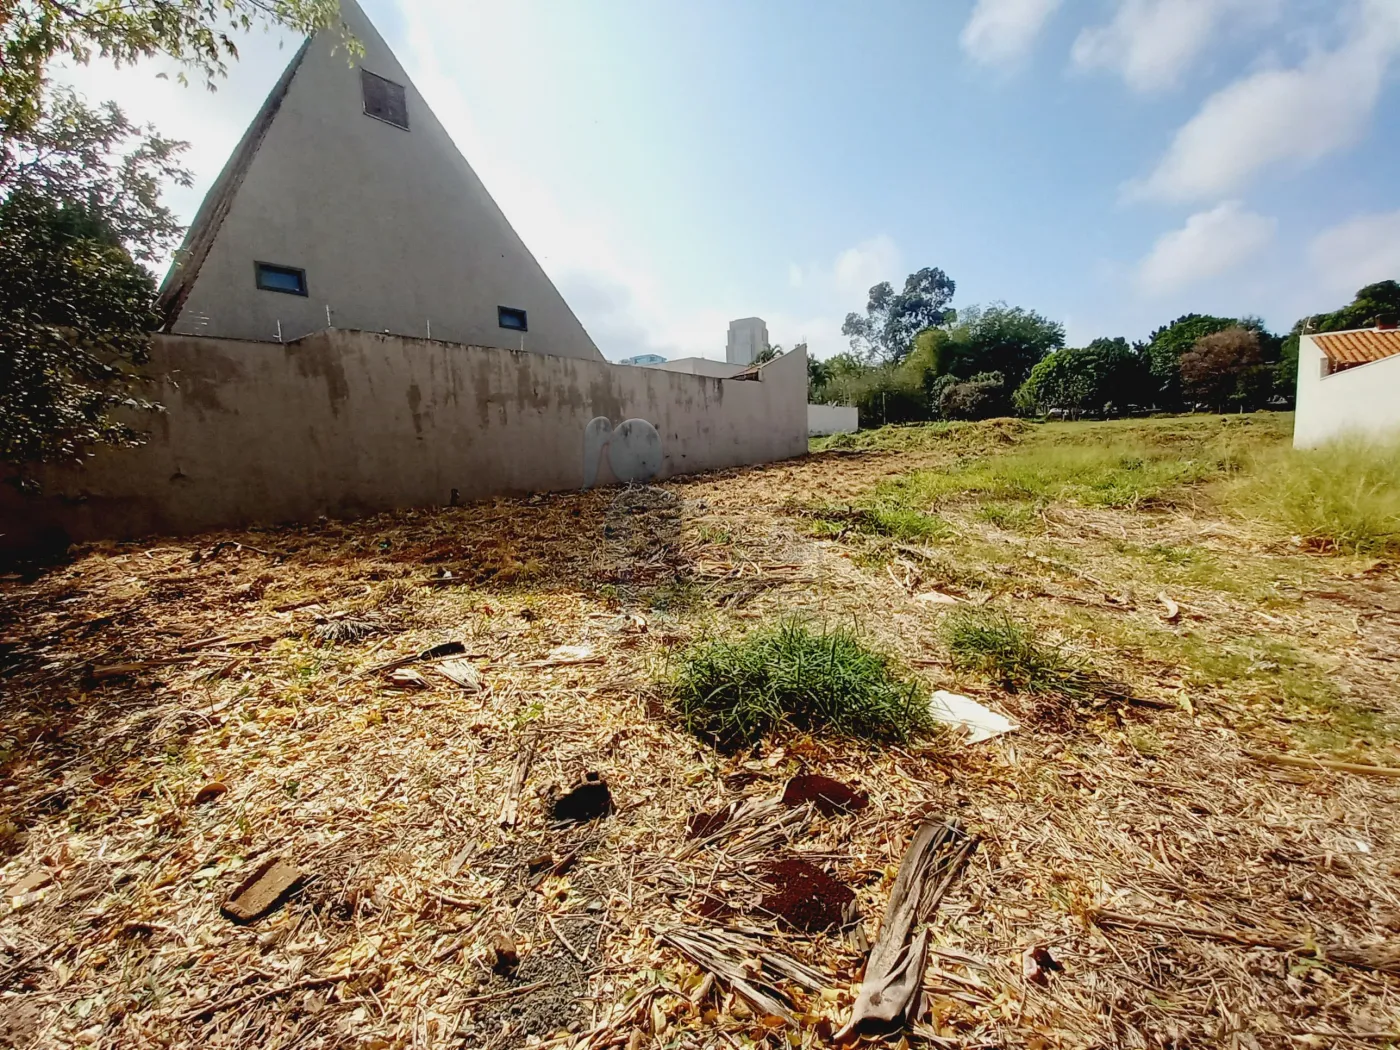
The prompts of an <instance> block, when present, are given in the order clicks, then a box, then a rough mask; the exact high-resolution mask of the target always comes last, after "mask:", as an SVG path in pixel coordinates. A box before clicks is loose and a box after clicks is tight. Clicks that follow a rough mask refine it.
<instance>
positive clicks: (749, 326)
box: [724, 317, 768, 365]
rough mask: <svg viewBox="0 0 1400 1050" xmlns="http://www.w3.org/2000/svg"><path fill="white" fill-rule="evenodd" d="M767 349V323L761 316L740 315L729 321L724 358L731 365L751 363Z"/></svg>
mask: <svg viewBox="0 0 1400 1050" xmlns="http://www.w3.org/2000/svg"><path fill="white" fill-rule="evenodd" d="M766 349H768V325H767V324H765V323H764V321H763V318H761V317H741V318H740V319H739V320H737V321H730V322H729V344H728V346H726V347H725V350H724V359H725V360H726V361H728V362H729V363H730V364H731V365H751V364H753V362H754V358H756V357H757V356H758V355H759V354H761V353H762V352H763V351H764V350H766Z"/></svg>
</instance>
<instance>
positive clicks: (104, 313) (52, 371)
mask: <svg viewBox="0 0 1400 1050" xmlns="http://www.w3.org/2000/svg"><path fill="white" fill-rule="evenodd" d="M0 273H4V274H5V279H4V280H3V281H0V462H7V463H11V464H16V465H23V464H27V463H32V462H35V461H40V460H49V459H75V458H77V457H78V456H79V455H81V454H82V452H83V451H84V450H85V449H86V448H87V447H89V446H90V445H94V444H114V445H124V444H133V443H135V442H137V441H138V440H139V436H138V434H137V433H136V431H135V430H133V429H132V427H131V426H130V425H129V424H128V423H126V422H123V421H121V420H119V419H117V418H115V417H113V415H112V414H111V413H112V411H113V410H114V409H118V408H128V409H137V410H140V409H150V408H152V407H153V406H152V405H151V404H150V403H149V402H148V401H146V400H145V399H143V398H141V397H139V396H137V394H136V390H137V389H138V388H137V380H138V375H137V369H138V367H139V366H140V365H142V364H144V363H145V361H146V358H147V352H148V347H149V344H150V337H149V335H148V334H147V333H148V332H150V330H151V329H152V328H153V327H154V326H155V324H156V320H157V319H156V316H155V313H154V312H153V310H152V303H153V302H154V297H155V281H154V280H153V279H152V277H151V275H150V274H149V273H147V272H146V270H145V269H143V268H142V267H141V266H139V265H138V264H137V263H136V262H134V261H133V260H132V258H131V256H130V254H129V253H128V252H127V251H126V249H125V248H124V247H123V246H122V244H121V242H120V240H119V239H118V237H117V234H116V231H115V230H114V229H113V228H112V227H111V226H110V225H109V224H108V223H107V222H105V221H104V219H103V218H102V216H101V215H100V214H99V213H97V212H94V211H90V210H88V209H85V208H84V207H83V206H82V205H79V204H61V205H56V204H54V203H53V202H52V201H51V200H48V199H45V198H43V197H39V196H35V195H33V194H30V193H27V192H20V193H14V194H11V195H10V196H9V197H8V198H7V199H6V200H5V201H4V202H3V203H0Z"/></svg>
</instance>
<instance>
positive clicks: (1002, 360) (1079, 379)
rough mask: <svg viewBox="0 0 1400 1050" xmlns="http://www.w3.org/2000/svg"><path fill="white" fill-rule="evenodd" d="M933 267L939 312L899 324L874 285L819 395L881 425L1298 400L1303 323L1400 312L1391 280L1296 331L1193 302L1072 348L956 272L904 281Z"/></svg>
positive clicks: (1053, 325)
mask: <svg viewBox="0 0 1400 1050" xmlns="http://www.w3.org/2000/svg"><path fill="white" fill-rule="evenodd" d="M926 274H938V275H939V277H940V279H941V280H940V282H939V284H938V287H939V288H941V289H943V290H945V291H946V296H943V297H940V298H939V299H938V302H937V307H936V312H937V314H938V316H939V318H940V319H939V320H938V321H937V322H936V323H930V324H927V325H925V326H924V327H923V328H922V329H921V330H919V331H918V332H916V333H914V334H913V335H912V336H909V335H908V333H907V331H906V330H904V329H902V328H900V327H899V326H898V325H892V324H891V322H890V317H891V316H892V315H893V314H895V313H897V312H898V304H897V302H896V300H897V299H898V297H896V296H895V295H894V293H893V289H892V286H891V285H890V284H889V283H888V282H886V283H883V284H879V285H876V286H875V287H874V288H872V289H871V291H870V301H869V303H868V304H867V310H866V316H865V317H861V316H860V315H858V314H854V313H852V314H849V315H848V316H847V319H846V324H845V326H844V327H843V329H842V331H843V332H844V334H846V335H847V336H848V337H850V340H851V352H850V353H844V354H838V355H836V356H835V357H832V358H829V359H827V360H825V361H815V360H814V361H811V362H809V366H808V378H809V396H810V397H811V399H812V400H814V401H819V402H827V403H833V404H850V405H855V406H856V407H857V408H859V409H860V413H861V420H862V422H863V423H864V424H866V425H871V426H879V425H881V424H884V423H903V422H916V421H920V420H930V419H975V418H986V417H988V416H994V415H1004V414H1008V413H1011V412H1016V413H1018V414H1021V415H1027V416H1037V415H1049V414H1055V415H1063V416H1067V417H1070V418H1077V417H1079V416H1084V415H1092V416H1112V415H1121V414H1127V413H1135V412H1152V411H1160V412H1184V411H1192V410H1194V409H1206V410H1209V411H1217V412H1224V411H1240V410H1253V409H1259V408H1264V407H1270V406H1273V407H1289V406H1291V404H1292V402H1293V397H1294V392H1295V387H1296V381H1297V359H1298V351H1297V346H1298V338H1299V336H1300V335H1301V333H1302V332H1303V331H1304V329H1305V327H1306V329H1307V330H1308V331H1338V330H1341V329H1346V328H1362V327H1369V326H1371V325H1374V324H1377V323H1387V322H1390V323H1393V322H1395V321H1398V320H1400V283H1397V282H1396V281H1381V282H1379V283H1377V284H1372V285H1367V286H1366V287H1365V288H1362V289H1361V290H1360V291H1359V292H1358V293H1357V295H1356V298H1355V300H1354V301H1353V302H1352V303H1351V304H1350V305H1349V306H1346V307H1343V308H1342V309H1340V310H1337V311H1335V312H1334V313H1331V314H1321V315H1317V316H1314V317H1312V318H1305V319H1304V320H1302V321H1299V322H1298V324H1297V325H1295V326H1294V330H1293V332H1292V334H1291V335H1289V336H1288V337H1287V338H1281V337H1279V336H1277V335H1274V334H1273V333H1271V332H1269V331H1268V329H1267V327H1266V326H1265V325H1264V323H1263V321H1261V320H1260V319H1259V318H1257V317H1217V316H1212V315H1209V314H1186V315H1184V316H1182V317H1178V318H1177V319H1176V320H1175V321H1173V322H1171V323H1170V324H1167V325H1163V326H1162V327H1160V328H1158V329H1157V330H1156V331H1154V332H1153V333H1152V334H1151V335H1150V336H1149V337H1148V339H1147V340H1145V341H1143V342H1140V343H1129V342H1128V341H1127V340H1126V339H1123V338H1121V337H1118V338H1103V339H1095V340H1094V341H1093V342H1091V343H1090V344H1089V345H1088V346H1084V347H1068V348H1067V347H1066V346H1065V333H1064V328H1063V327H1062V326H1061V325H1059V324H1058V323H1057V322H1054V321H1051V320H1050V319H1048V318H1046V317H1044V316H1042V315H1041V314H1038V313H1036V312H1035V311H1034V310H1027V309H1023V308H1021V307H1011V306H1008V305H1007V304H1005V303H993V304H991V305H990V306H987V307H985V308H983V307H977V306H972V307H966V308H963V309H960V310H954V309H953V308H952V306H951V299H952V292H953V288H954V284H953V281H952V280H951V279H950V278H948V277H947V275H946V274H944V273H943V271H941V270H935V269H932V268H927V269H924V270H921V271H919V272H918V273H916V274H911V275H910V277H909V280H908V281H907V282H906V288H913V289H915V290H916V291H917V290H918V289H919V288H921V287H925V288H926V287H928V284H927V282H921V281H920V275H926ZM924 316H932V309H930V311H929V312H928V313H926V314H925V315H924ZM905 340H907V344H906V342H905Z"/></svg>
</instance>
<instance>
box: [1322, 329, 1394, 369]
mask: <svg viewBox="0 0 1400 1050" xmlns="http://www.w3.org/2000/svg"><path fill="white" fill-rule="evenodd" d="M1312 338H1313V342H1315V343H1317V346H1318V349H1319V350H1321V351H1322V352H1323V353H1324V354H1326V355H1327V356H1328V358H1329V359H1330V360H1331V361H1332V363H1333V364H1334V365H1342V366H1346V365H1364V364H1367V363H1368V362H1371V361H1379V360H1381V359H1382V358H1385V357H1391V356H1392V355H1394V354H1400V329H1395V328H1386V329H1375V328H1366V329H1362V330H1361V331H1357V332H1328V333H1326V334H1323V335H1315V336H1313V337H1312Z"/></svg>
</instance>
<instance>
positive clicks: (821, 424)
mask: <svg viewBox="0 0 1400 1050" xmlns="http://www.w3.org/2000/svg"><path fill="white" fill-rule="evenodd" d="M859 429H860V410H859V409H857V408H856V407H855V406H854V405H815V404H809V405H808V406H807V435H808V436H809V437H824V436H826V435H827V434H854V433H855V432H856V431H857V430H859Z"/></svg>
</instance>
